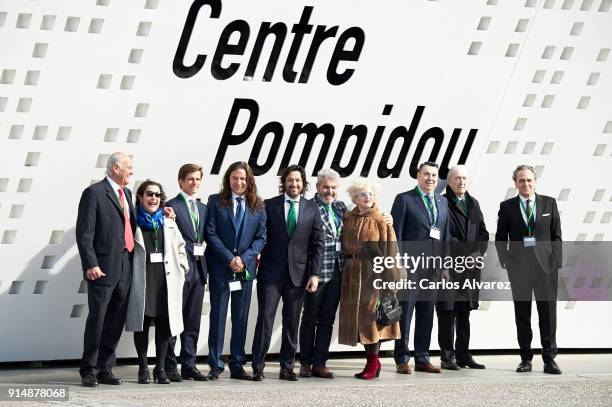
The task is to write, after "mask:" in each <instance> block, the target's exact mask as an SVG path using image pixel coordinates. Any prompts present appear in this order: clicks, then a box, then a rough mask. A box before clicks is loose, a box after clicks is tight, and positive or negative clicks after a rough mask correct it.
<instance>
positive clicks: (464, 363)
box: [457, 356, 485, 369]
mask: <svg viewBox="0 0 612 407" xmlns="http://www.w3.org/2000/svg"><path fill="white" fill-rule="evenodd" d="M457 364H458V365H459V367H469V368H470V369H484V368H485V365H483V364H480V363H477V362H476V361H475V360H474V358H473V357H472V356H468V358H467V359H465V360H462V359H457Z"/></svg>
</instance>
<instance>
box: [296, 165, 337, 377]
mask: <svg viewBox="0 0 612 407" xmlns="http://www.w3.org/2000/svg"><path fill="white" fill-rule="evenodd" d="M339 181H340V174H338V173H337V172H336V171H334V170H332V169H322V170H321V171H319V173H318V174H317V184H316V187H317V193H316V194H315V196H314V202H315V203H316V204H317V206H318V208H319V214H320V215H321V220H322V223H323V241H324V252H323V269H322V270H321V271H320V272H319V274H318V275H319V285H318V287H317V290H316V291H315V292H313V293H310V292H308V293H306V296H305V298H304V311H303V313H302V323H301V324H300V364H301V367H300V377H311V376H315V377H322V378H326V379H332V378H333V377H334V373H333V372H332V371H331V370H329V369H328V368H327V367H326V366H325V363H326V362H327V358H328V356H329V345H330V343H331V338H332V331H333V328H334V320H335V319H336V311H337V309H338V303H339V302H340V286H341V283H342V270H344V255H343V254H342V250H341V247H340V241H341V234H342V216H343V215H344V212H346V205H345V204H344V202H342V201H339V200H337V199H336V197H337V195H338V182H339Z"/></svg>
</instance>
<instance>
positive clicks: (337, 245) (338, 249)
mask: <svg viewBox="0 0 612 407" xmlns="http://www.w3.org/2000/svg"><path fill="white" fill-rule="evenodd" d="M336 251H337V252H341V251H342V243H340V242H336Z"/></svg>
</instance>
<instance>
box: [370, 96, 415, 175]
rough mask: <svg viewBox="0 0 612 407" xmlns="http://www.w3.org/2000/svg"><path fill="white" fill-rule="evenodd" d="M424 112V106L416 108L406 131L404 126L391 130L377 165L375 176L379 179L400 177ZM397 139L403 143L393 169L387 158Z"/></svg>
mask: <svg viewBox="0 0 612 407" xmlns="http://www.w3.org/2000/svg"><path fill="white" fill-rule="evenodd" d="M424 111H425V106H417V108H416V111H415V112H414V116H413V117H412V122H411V123H410V128H409V129H408V130H406V128H405V127H404V126H398V127H396V128H395V129H393V131H392V132H391V134H390V135H389V140H388V141H387V145H386V146H385V150H384V151H383V155H382V158H381V159H380V164H379V165H378V171H377V175H378V176H379V177H380V178H387V177H389V176H391V177H392V178H398V177H399V176H400V174H401V172H402V168H403V167H404V162H405V161H406V155H407V154H408V150H409V149H410V145H411V144H412V140H413V139H414V134H415V133H416V130H417V128H418V127H419V123H420V122H421V117H422V116H423V112H424ZM399 138H402V139H404V142H403V144H402V148H401V149H400V153H399V156H398V157H397V162H396V163H395V165H394V166H393V168H389V157H390V156H391V152H392V151H393V146H394V145H395V141H396V140H397V139H399Z"/></svg>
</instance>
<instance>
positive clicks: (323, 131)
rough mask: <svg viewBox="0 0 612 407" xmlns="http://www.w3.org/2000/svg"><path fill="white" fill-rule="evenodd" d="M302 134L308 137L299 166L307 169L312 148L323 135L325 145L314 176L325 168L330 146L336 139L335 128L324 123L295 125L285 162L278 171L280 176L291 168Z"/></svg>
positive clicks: (284, 158) (313, 172) (282, 162)
mask: <svg viewBox="0 0 612 407" xmlns="http://www.w3.org/2000/svg"><path fill="white" fill-rule="evenodd" d="M301 134H305V135H306V142H305V143H304V150H302V155H301V156H300V160H299V162H298V164H299V165H301V166H302V167H306V164H307V163H308V157H310V152H311V151H312V146H313V144H314V142H315V140H316V138H317V136H319V135H323V138H324V140H323V145H322V146H321V151H320V152H319V158H317V162H316V163H315V167H314V169H313V171H312V175H313V176H316V175H317V173H318V172H319V170H320V169H321V168H323V164H324V163H325V158H326V157H327V152H328V151H329V146H330V145H331V142H332V139H333V137H334V126H333V125H332V124H330V123H324V124H322V125H320V126H317V125H316V124H314V123H306V124H303V123H295V124H294V125H293V129H292V130H291V135H290V136H289V141H288V142H287V150H285V154H284V155H283V160H282V161H281V165H280V168H279V169H278V175H281V174H282V172H283V170H284V169H285V168H287V167H288V166H289V163H290V160H291V157H292V155H293V150H294V149H295V144H296V143H297V140H298V137H299V136H300V135H301Z"/></svg>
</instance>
